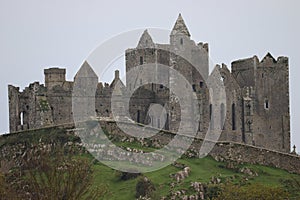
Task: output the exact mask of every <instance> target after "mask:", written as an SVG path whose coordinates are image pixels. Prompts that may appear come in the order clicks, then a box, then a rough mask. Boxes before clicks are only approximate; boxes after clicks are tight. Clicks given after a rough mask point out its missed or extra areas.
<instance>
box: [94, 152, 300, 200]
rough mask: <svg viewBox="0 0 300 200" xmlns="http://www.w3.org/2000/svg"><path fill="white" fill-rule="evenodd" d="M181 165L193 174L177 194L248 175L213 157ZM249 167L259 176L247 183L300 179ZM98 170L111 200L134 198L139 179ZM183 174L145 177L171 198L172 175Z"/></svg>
mask: <svg viewBox="0 0 300 200" xmlns="http://www.w3.org/2000/svg"><path fill="white" fill-rule="evenodd" d="M178 161H179V162H181V163H184V164H186V165H188V166H190V168H191V171H192V172H191V175H190V176H189V177H188V178H187V179H185V180H184V181H183V182H182V183H180V184H179V185H177V186H176V187H175V188H174V189H173V191H176V190H177V189H184V188H185V189H188V188H189V185H190V182H192V181H198V182H202V183H208V182H209V181H210V179H211V177H212V176H218V177H220V178H221V179H222V181H225V180H226V178H227V179H230V178H231V177H235V178H234V179H232V180H233V182H241V180H242V179H243V177H246V175H245V174H242V173H239V172H237V171H236V170H230V169H225V168H224V167H223V163H219V162H216V161H215V160H213V159H212V158H210V157H206V158H202V159H195V158H194V159H187V158H185V159H179V160H178ZM242 166H246V167H249V168H250V169H253V170H255V171H256V172H257V173H258V174H259V176H258V177H248V178H249V180H248V181H247V183H251V184H255V183H260V184H263V185H268V186H274V187H283V185H282V181H283V180H286V179H291V178H296V179H297V180H300V176H299V175H296V174H290V173H288V172H286V171H284V170H280V169H275V168H271V167H265V166H259V165H248V164H245V165H241V167H242ZM94 169H95V172H94V173H95V185H98V184H107V186H108V188H109V190H110V192H111V196H109V197H107V199H118V200H122V199H124V200H127V199H134V195H135V186H136V183H137V180H138V178H136V179H132V180H127V181H123V180H120V178H119V177H118V176H117V175H116V172H115V170H113V169H110V168H108V167H106V166H104V165H102V164H99V163H98V164H96V165H95V166H94ZM177 171H179V169H178V168H176V167H174V166H168V167H165V168H163V169H160V170H158V171H155V172H151V173H147V174H145V176H147V177H148V178H150V180H151V181H152V182H153V183H154V184H155V186H156V188H157V189H158V190H159V194H160V195H167V194H168V193H169V191H170V183H171V182H174V180H172V178H170V177H169V174H172V173H176V172H177Z"/></svg>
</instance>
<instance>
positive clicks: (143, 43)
mask: <svg viewBox="0 0 300 200" xmlns="http://www.w3.org/2000/svg"><path fill="white" fill-rule="evenodd" d="M154 47H155V45H154V43H153V40H152V38H151V36H150V34H149V33H148V30H147V29H146V30H145V31H144V33H143V34H142V36H141V38H140V41H139V43H138V45H137V48H154Z"/></svg>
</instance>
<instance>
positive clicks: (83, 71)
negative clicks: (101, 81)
mask: <svg viewBox="0 0 300 200" xmlns="http://www.w3.org/2000/svg"><path fill="white" fill-rule="evenodd" d="M76 78H98V76H97V74H96V73H95V72H94V70H93V69H92V67H91V66H90V65H89V63H88V62H87V61H84V63H83V64H82V65H81V67H80V69H79V70H78V72H77V73H76V75H75V77H74V79H76Z"/></svg>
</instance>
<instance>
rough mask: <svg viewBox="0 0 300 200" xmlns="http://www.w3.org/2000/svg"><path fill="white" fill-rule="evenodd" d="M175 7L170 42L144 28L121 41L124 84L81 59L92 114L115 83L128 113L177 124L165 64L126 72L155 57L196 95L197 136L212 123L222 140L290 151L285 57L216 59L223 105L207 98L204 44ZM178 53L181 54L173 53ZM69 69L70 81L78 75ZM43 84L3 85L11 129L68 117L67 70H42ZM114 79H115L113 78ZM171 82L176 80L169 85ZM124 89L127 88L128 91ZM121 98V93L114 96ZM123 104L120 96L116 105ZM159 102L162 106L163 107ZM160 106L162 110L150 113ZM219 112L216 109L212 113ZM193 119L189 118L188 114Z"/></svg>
mask: <svg viewBox="0 0 300 200" xmlns="http://www.w3.org/2000/svg"><path fill="white" fill-rule="evenodd" d="M190 37H191V35H190V33H189V31H188V29H187V27H186V25H185V23H184V20H183V19H182V17H181V15H179V17H178V19H177V21H176V23H175V25H174V28H173V30H172V31H171V33H170V43H169V44H156V43H154V42H153V40H152V38H151V36H150V35H149V33H148V32H147V30H146V31H145V32H144V33H143V34H142V36H141V38H140V40H139V42H138V45H137V47H136V48H132V49H127V50H126V52H125V57H126V85H125V84H123V83H122V82H121V80H120V77H119V71H115V77H114V80H113V81H112V83H111V84H107V83H105V84H104V85H103V83H101V82H99V81H98V77H97V76H96V74H94V72H93V70H92V68H91V66H90V65H89V63H88V62H84V63H83V65H82V67H81V69H80V70H79V72H78V73H89V74H94V75H93V76H91V77H89V78H91V79H93V81H94V82H96V84H97V88H96V94H95V100H96V102H95V113H96V115H97V116H98V117H107V118H109V117H111V116H112V110H111V97H112V93H113V91H114V90H117V91H118V94H119V95H120V97H121V98H120V99H122V97H124V98H130V101H129V115H130V116H128V118H130V119H131V120H133V121H135V122H137V123H141V124H148V125H150V126H153V127H156V128H160V129H165V130H170V131H173V132H176V130H177V129H178V127H179V124H180V120H181V114H182V113H181V111H180V104H179V103H178V101H177V100H176V96H174V94H172V92H170V90H169V89H168V88H169V86H170V87H171V86H172V84H173V86H174V84H176V81H174V78H172V73H171V71H170V70H165V71H164V72H163V73H158V74H156V75H155V78H156V79H157V80H158V82H159V80H160V81H161V82H163V83H164V84H158V83H152V84H151V83H150V84H149V83H147V80H148V79H149V76H150V75H149V72H147V71H140V72H139V73H140V74H141V75H140V76H135V77H132V76H130V74H129V71H130V70H131V69H133V68H134V67H135V66H138V65H146V64H149V63H156V64H162V65H164V66H168V67H169V68H170V69H174V70H176V71H178V72H179V73H180V74H182V75H183V76H184V77H185V78H186V80H187V81H188V82H189V84H190V85H191V87H192V91H193V93H194V95H195V96H196V97H197V100H198V101H199V108H197V109H199V116H198V117H197V123H199V124H198V128H197V132H198V135H199V136H202V137H204V136H205V134H206V132H207V130H209V129H212V130H214V129H219V131H221V136H220V138H219V140H221V141H234V142H239V143H244V144H249V145H254V146H257V147H264V148H267V149H270V150H276V151H280V152H285V153H289V152H290V110H289V63H288V58H287V57H278V58H277V59H275V58H273V56H272V55H271V54H270V53H267V55H266V56H265V57H264V58H263V59H261V60H259V58H258V57H257V56H253V57H251V58H246V59H240V60H237V61H233V62H232V63H231V71H230V70H229V69H228V67H227V66H226V65H225V64H222V65H221V66H219V65H217V66H216V67H215V69H214V72H216V71H217V72H218V73H219V74H220V75H221V80H220V81H221V82H222V84H223V85H224V88H225V91H226V103H225V104H226V105H224V103H220V102H219V101H216V102H211V101H210V90H209V87H208V85H207V84H208V83H207V81H206V80H207V78H208V77H209V76H210V75H209V47H208V44H207V43H202V42H200V43H198V44H196V43H195V42H194V41H193V40H191V39H190ZM178 55H180V56H178ZM78 73H77V75H75V77H74V81H75V80H76V79H80V78H82V77H80V76H78ZM44 74H45V84H40V83H38V82H34V83H31V84H30V85H29V86H28V87H26V88H25V89H24V90H23V91H20V89H19V88H18V87H15V86H12V85H9V86H8V95H9V126H10V132H17V131H22V130H27V129H35V128H42V127H46V126H52V125H60V124H65V123H72V122H73V113H72V91H73V85H74V82H72V81H66V78H65V74H66V70H65V69H61V68H49V69H45V70H44ZM117 83H120V84H117ZM175 87H176V85H175ZM128 94H131V95H130V97H128ZM120 102H121V100H120ZM119 107H120V109H121V108H122V102H121V104H120V105H119ZM162 108H164V109H162ZM161 110H165V113H160V114H157V112H158V111H161ZM216 112H217V113H219V117H216V116H215V115H214V113H216ZM188 120H193V119H188Z"/></svg>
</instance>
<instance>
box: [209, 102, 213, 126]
mask: <svg viewBox="0 0 300 200" xmlns="http://www.w3.org/2000/svg"><path fill="white" fill-rule="evenodd" d="M209 118H210V129H211V130H213V129H214V115H213V106H212V104H210V105H209Z"/></svg>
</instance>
